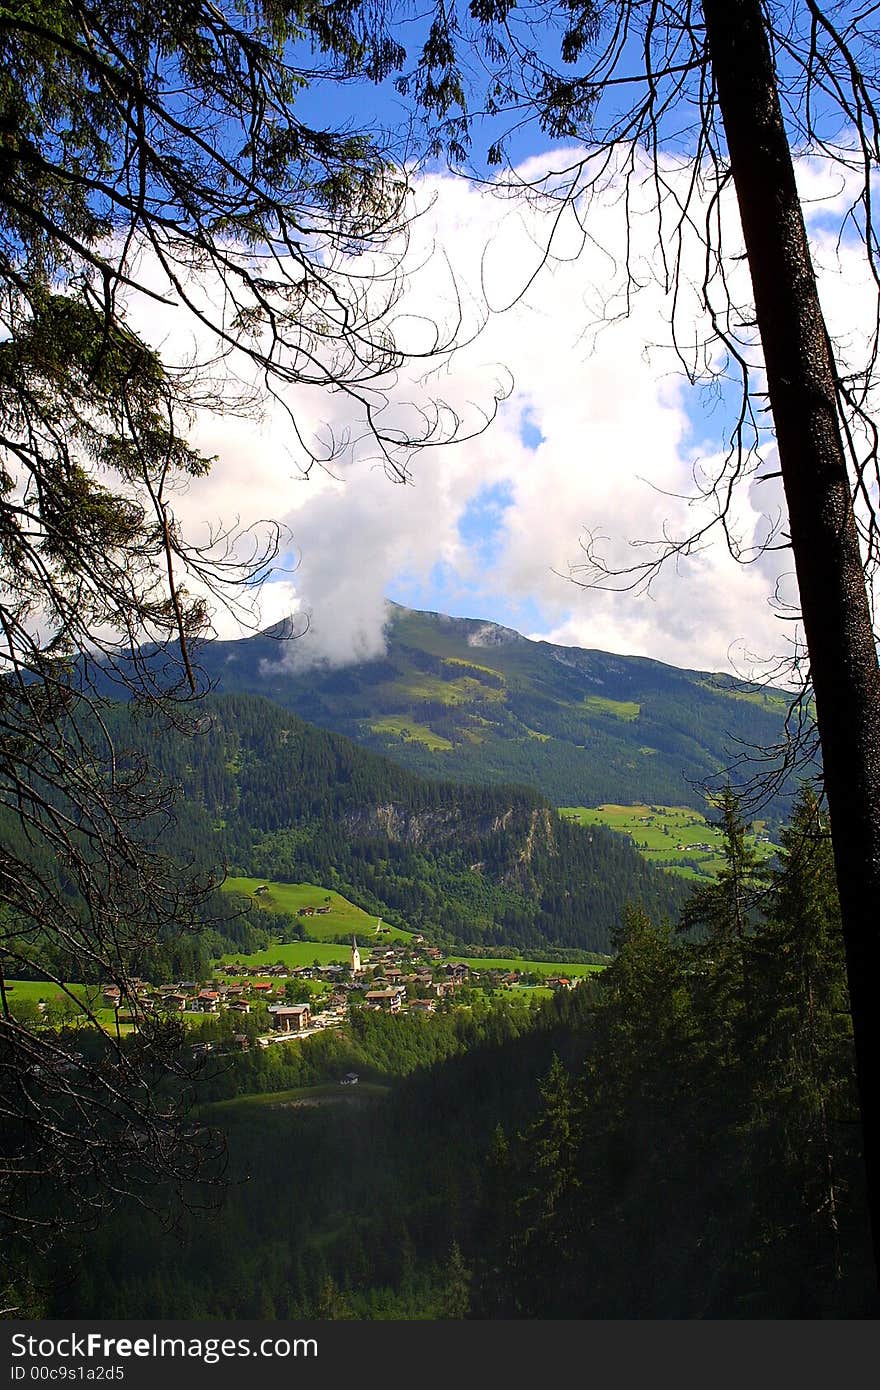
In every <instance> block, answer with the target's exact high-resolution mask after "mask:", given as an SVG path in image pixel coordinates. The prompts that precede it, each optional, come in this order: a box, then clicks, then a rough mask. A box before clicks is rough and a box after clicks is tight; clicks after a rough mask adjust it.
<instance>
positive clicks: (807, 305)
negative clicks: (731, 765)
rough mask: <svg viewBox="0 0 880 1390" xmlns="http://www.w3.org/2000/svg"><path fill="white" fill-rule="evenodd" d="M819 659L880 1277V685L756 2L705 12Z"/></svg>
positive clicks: (826, 357) (732, 2)
mask: <svg viewBox="0 0 880 1390" xmlns="http://www.w3.org/2000/svg"><path fill="white" fill-rule="evenodd" d="M703 14H704V17H705V21H706V30H707V37H708V44H709V54H710V58H711V62H712V69H713V73H714V79H715V88H716V93H717V99H718V106H719V109H720V112H721V116H722V119H723V121H724V129H725V134H726V137H727V146H728V152H729V158H730V167H731V172H732V175H733V180H734V184H735V186H736V192H737V198H738V201H739V209H740V217H741V220H742V227H743V233H744V236H745V245H746V252H747V256H748V262H749V268H750V270H751V276H752V285H753V288H754V295H755V308H756V314H757V322H758V328H759V331H760V334H761V342H762V345H763V349H764V359H765V362H766V368H767V379H768V386H769V395H770V404H771V407H772V410H773V419H774V423H775V427H776V438H777V443H778V448H779V459H780V466H781V469H782V477H783V483H784V486H785V495H786V500H787V503H788V514H789V522H790V533H791V544H792V551H793V554H794V562H795V569H796V572H797V579H798V585H799V588H800V601H801V610H802V613H803V623H804V631H805V634H806V641H807V648H808V650H809V655H810V667H811V672H812V680H813V688H814V691H815V696H816V712H817V718H818V724H819V735H820V738H821V742H822V758H823V764H824V770H825V789H826V794H827V797H828V808H829V812H830V816H831V835H832V842H833V845H834V859H835V863H836V866H837V880H838V886H839V890H840V904H841V912H842V917H843V932H844V940H845V946H846V958H847V973H848V978H849V990H850V1000H851V1006H852V1018H853V1030H854V1035H855V1053H856V1068H857V1077H858V1088H859V1099H860V1106H861V1115H862V1128H863V1135H864V1155H865V1167H866V1172H867V1191H868V1205H869V1211H870V1218H871V1228H872V1235H873V1242H874V1255H875V1260H876V1262H877V1267H878V1270H880V1008H878V1006H877V997H876V995H877V988H878V985H880V672H878V665H877V650H876V646H875V642H874V635H873V631H872V626H871V614H870V609H869V605H868V597H867V592H866V585H865V575H864V569H863V565H862V557H861V552H860V547H859V539H858V534H857V531H856V524H855V517H854V514H853V508H852V500H851V492H850V484H849V479H848V475H847V465H846V455H845V452H844V447H843V439H842V435H841V430H840V422H839V418H838V413H837V399H836V393H835V368H834V361H833V358H832V354H831V346H830V343H829V339H828V334H827V331H826V328H825V321H824V319H823V317H822V310H821V307H820V304H819V298H818V293H817V289H816V278H815V273H814V270H813V265H812V261H811V257H810V250H809V244H808V241H807V235H806V229H805V227H804V220H803V214H802V212H801V205H800V200H799V198H798V193H797V187H796V185H795V178H794V168H793V165H792V159H791V151H790V148H789V143H788V137H787V135H786V131H785V126H784V124H783V120H782V112H781V109H780V104H779V95H778V90H777V85H776V75H775V71H774V67H773V60H772V57H771V53H770V48H769V44H768V42H767V34H766V31H765V28H764V22H763V17H762V11H761V4H760V0H703Z"/></svg>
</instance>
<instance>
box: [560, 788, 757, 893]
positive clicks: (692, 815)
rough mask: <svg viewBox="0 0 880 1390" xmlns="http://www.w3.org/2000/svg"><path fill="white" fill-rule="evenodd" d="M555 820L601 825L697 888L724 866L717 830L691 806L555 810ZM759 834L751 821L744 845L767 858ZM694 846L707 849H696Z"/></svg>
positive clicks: (586, 807)
mask: <svg viewBox="0 0 880 1390" xmlns="http://www.w3.org/2000/svg"><path fill="white" fill-rule="evenodd" d="M559 814H560V815H561V816H566V817H568V819H570V820H575V821H577V822H578V824H579V825H604V826H606V827H607V828H608V829H609V830H615V831H617V832H619V833H620V834H621V835H628V836H629V837H630V839H631V840H632V842H633V844H634V846H635V848H636V849H637V850H638V851H639V853H640V854H642V855H643V856H644V858H645V859H647V860H648V863H649V864H653V865H654V866H655V867H657V868H663V869H668V870H670V871H671V872H672V873H676V874H679V875H680V876H681V877H682V878H689V879H692V880H695V881H697V882H702V881H704V880H705V879H707V878H712V877H714V876H715V874H717V873H718V871H719V870H720V869H721V868H722V867H723V864H724V860H723V858H722V857H721V853H720V847H721V832H720V830H716V829H715V828H714V827H713V826H711V825H709V823H708V822H707V820H706V817H705V816H703V815H701V814H700V812H699V811H695V810H694V809H693V807H691V806H615V805H605V806H598V807H589V806H560V808H559ZM763 830H764V824H763V821H756V822H755V825H754V832H755V833H753V834H752V835H750V836H749V837H748V842H749V843H750V844H751V845H752V846H753V847H754V848H755V849H756V850H757V852H758V853H759V854H762V855H765V856H766V857H769V856H770V855H772V854H774V853H775V852H776V846H775V845H772V844H768V843H766V842H763V841H758V840H757V839H756V834H758V835H759V834H763ZM698 845H703V846H705V845H708V846H709V848H708V849H706V848H699V849H698V848H696V846H698ZM685 861H690V862H685Z"/></svg>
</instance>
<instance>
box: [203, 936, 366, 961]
mask: <svg viewBox="0 0 880 1390" xmlns="http://www.w3.org/2000/svg"><path fill="white" fill-rule="evenodd" d="M382 939H383V940H385V941H387V939H388V938H387V937H383V938H382ZM358 949H359V950H360V953H361V959H362V960H364V961H368V960H369V956H370V952H369V948H367V949H366V950H365V949H364V946H363V943H362V942H361V941H360V939H359V940H358ZM350 953H351V947H350V946H334V945H331V944H330V943H329V942H327V941H288V942H286V943H283V944H282V943H281V942H278V943H277V944H276V945H274V946H267V947H266V949H265V951H253V952H252V953H251V955H249V956H246V955H244V954H243V953H242V952H241V951H236V952H234V953H233V954H232V955H227V956H221V957H220V958H219V960H218V961H217V962H215V964H219V965H238V964H241V965H247V966H255V965H257V966H259V965H277V964H278V962H279V961H282V962H283V964H284V965H290V966H297V965H312V964H314V962H315V961H317V962H318V964H319V965H332V964H333V963H334V962H337V963H339V964H340V965H348V963H349V960H350Z"/></svg>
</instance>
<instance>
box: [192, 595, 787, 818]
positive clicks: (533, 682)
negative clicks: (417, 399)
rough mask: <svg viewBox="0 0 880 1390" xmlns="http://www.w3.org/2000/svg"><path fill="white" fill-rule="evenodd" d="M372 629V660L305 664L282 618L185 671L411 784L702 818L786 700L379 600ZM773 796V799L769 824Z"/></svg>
mask: <svg viewBox="0 0 880 1390" xmlns="http://www.w3.org/2000/svg"><path fill="white" fill-rule="evenodd" d="M385 632H386V646H385V652H384V654H382V655H379V656H376V657H374V658H372V659H370V660H368V661H360V662H352V663H351V664H348V665H345V666H331V665H329V664H327V663H322V662H320V661H315V660H313V659H312V657H311V655H310V653H309V649H308V645H307V644H308V642H309V635H308V633H306V634H305V635H299V636H297V635H295V633H294V631H293V628H292V625H291V623H290V622H289V621H287V622H284V623H281V624H274V625H273V626H272V627H271V628H269V629H267V630H266V631H265V632H262V633H258V634H255V635H254V636H252V637H247V638H242V639H238V640H237V641H222V640H216V641H212V642H207V643H205V644H204V645H203V646H202V647H201V649H200V662H201V665H202V667H203V669H204V672H205V674H206V677H207V678H208V679H209V680H210V682H211V683H212V685H213V686H214V687H215V688H216V689H217V690H218V691H220V692H226V693H243V694H244V693H246V694H259V695H263V696H264V697H266V698H268V699H270V700H272V701H273V702H275V703H277V704H280V705H282V706H283V707H285V708H287V709H290V710H292V711H293V712H294V713H295V714H297V715H299V716H300V718H303V719H305V720H307V721H308V722H310V723H313V724H316V725H317V726H318V727H320V728H325V729H328V730H330V731H332V732H335V733H340V734H345V735H346V736H347V737H349V738H352V739H354V740H355V742H357V743H359V744H361V746H363V747H366V748H368V749H370V750H372V751H374V752H381V753H384V754H386V755H387V756H390V757H392V758H393V759H394V760H395V761H398V762H400V763H401V764H403V766H405V767H408V768H411V769H412V770H414V771H418V772H420V773H422V774H423V775H428V776H432V777H436V776H439V777H443V778H451V779H453V780H458V781H464V782H469V783H484V784H493V783H496V784H497V783H514V784H519V785H526V786H532V787H534V788H536V789H537V790H538V791H540V792H541V793H542V795H544V796H546V797H547V798H548V799H549V800H550V801H552V802H554V803H555V804H556V805H588V806H589V805H593V806H595V805H600V804H602V803H603V802H630V803H635V802H659V803H665V804H684V805H691V806H694V807H695V808H697V809H704V808H705V804H706V796H705V792H704V790H703V787H704V785H705V784H708V785H710V786H711V785H713V784H714V785H715V786H717V785H718V784H719V781H720V780H723V778H724V776H725V775H726V773H727V772H728V771H729V772H730V775H731V780H733V781H734V783H737V782H740V783H745V782H746V781H747V780H748V778H749V777H750V776H751V774H752V773H753V772H754V768H753V767H752V768H750V767H749V766H748V763H747V755H748V752H749V749H750V748H755V749H761V750H766V749H767V748H768V747H770V746H772V745H775V744H777V743H781V742H783V741H784V719H785V714H786V711H787V709H788V704H789V697H788V696H787V695H786V693H785V692H784V691H777V690H772V689H762V688H760V687H759V686H757V685H755V684H750V683H749V682H746V681H741V680H739V679H738V678H736V677H733V676H725V675H723V674H719V673H717V672H709V671H700V670H696V669H689V668H681V667H675V666H670V665H668V664H666V663H664V662H660V661H657V660H655V659H653V658H650V657H640V656H624V655H621V654H616V653H609V652H603V651H600V650H599V649H596V648H581V647H563V646H558V645H556V644H554V643H550V642H546V641H535V640H533V639H531V638H528V637H524V636H523V635H522V634H521V633H518V632H516V631H515V630H514V629H513V628H508V627H504V626H503V625H501V624H497V623H492V622H490V621H488V620H485V619H477V618H456V617H452V616H450V615H448V614H442V613H433V612H423V611H419V610H416V609H408V608H405V607H403V606H402V605H398V604H394V603H390V602H389V604H388V623H387V624H386V629H385ZM297 643H302V644H303V647H302V651H303V657H304V660H303V662H302V666H301V669H297V662H296V657H295V650H296V644H297ZM285 657H286V658H288V659H287V660H285ZM291 657H293V659H292V660H291V659H290V658H291ZM789 801H790V796H789V794H786V793H785V792H782V793H781V794H780V793H777V794H776V795H775V797H774V798H773V799H772V801H771V805H770V808H769V810H770V815H771V817H775V818H780V817H782V816H784V815H785V814H786V812H787V809H788V805H789Z"/></svg>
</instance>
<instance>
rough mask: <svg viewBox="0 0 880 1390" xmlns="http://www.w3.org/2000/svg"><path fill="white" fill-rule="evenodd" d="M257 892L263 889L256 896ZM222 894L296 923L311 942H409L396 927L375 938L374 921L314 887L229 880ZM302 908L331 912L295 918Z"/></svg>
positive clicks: (338, 897)
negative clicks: (337, 939) (354, 939)
mask: <svg viewBox="0 0 880 1390" xmlns="http://www.w3.org/2000/svg"><path fill="white" fill-rule="evenodd" d="M258 888H265V890H266V891H265V892H264V893H258V892H257V889H258ZM223 891H224V893H239V894H242V895H243V896H244V897H247V898H250V899H251V901H252V902H253V903H254V904H255V905H256V906H257V907H264V908H267V909H268V910H270V911H272V912H283V913H286V914H287V916H289V917H293V918H295V919H296V921H297V922H299V923H300V924H301V926H302V928H303V931H305V932H307V934H308V936H309V939H310V940H312V941H328V940H330V939H332V938H333V937H335V936H349V937H350V936H352V935H356V936H357V937H358V938H359V941H360V940H361V939H363V940H367V939H370V940H372V939H373V938H374V937H375V939H376V940H382V941H391V940H395V939H397V940H401V941H408V940H409V939H410V936H411V934H412V933H411V932H405V931H401V930H400V929H399V928H398V927H388V929H387V931H385V932H383V933H382V936H381V937H376V918H375V917H372V916H370V914H369V913H367V912H364V911H363V910H362V909H361V908H359V907H355V905H354V903H350V902H349V901H348V899H347V898H343V897H342V895H341V894H340V893H334V892H333V891H332V889H329V888H319V887H318V886H317V885H316V884H314V883H275V882H274V881H273V880H272V879H266V878H228V879H227V880H226V882H225V883H224V884H223ZM301 907H315V908H319V907H329V908H330V911H329V912H327V913H322V914H321V915H320V916H319V915H318V914H317V913H316V914H315V915H314V916H313V917H297V912H298V911H299V909H300V908H301Z"/></svg>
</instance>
